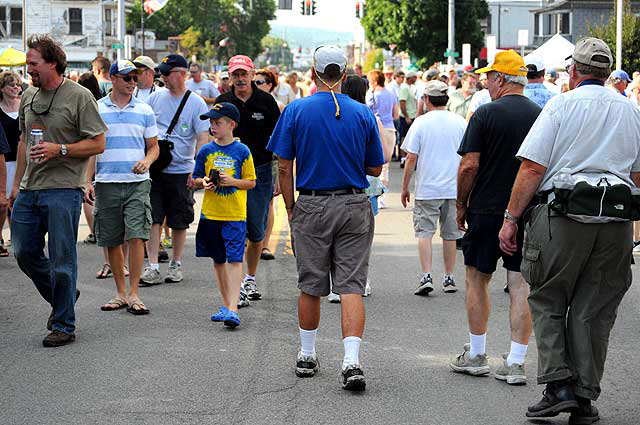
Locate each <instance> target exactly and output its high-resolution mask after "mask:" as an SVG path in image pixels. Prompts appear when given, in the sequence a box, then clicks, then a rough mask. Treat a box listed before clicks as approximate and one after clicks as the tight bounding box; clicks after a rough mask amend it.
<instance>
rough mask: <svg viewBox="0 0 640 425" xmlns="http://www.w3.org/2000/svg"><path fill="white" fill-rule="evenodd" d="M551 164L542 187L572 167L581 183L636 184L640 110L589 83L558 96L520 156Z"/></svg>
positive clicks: (639, 168)
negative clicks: (633, 178)
mask: <svg viewBox="0 0 640 425" xmlns="http://www.w3.org/2000/svg"><path fill="white" fill-rule="evenodd" d="M516 156H517V157H518V158H519V159H528V160H530V161H533V162H536V163H538V164H540V165H543V166H544V167H546V168H547V171H546V173H545V175H544V177H543V178H542V182H541V184H540V189H539V190H540V191H544V190H548V189H551V188H553V179H554V177H555V176H556V174H558V172H559V171H560V170H561V169H563V168H569V169H570V170H571V174H572V175H573V176H574V178H575V179H576V181H587V182H589V183H590V184H594V183H597V182H598V180H600V177H607V180H608V181H609V183H611V184H618V183H624V184H627V185H629V186H631V187H633V186H635V185H634V184H633V181H632V180H631V173H632V172H638V171H640V110H638V108H636V107H635V106H634V105H633V103H631V102H629V100H628V99H626V98H625V97H623V96H620V94H619V93H617V92H614V91H613V90H609V89H608V88H606V87H602V86H598V85H586V86H581V87H578V88H576V89H575V90H571V91H568V92H566V93H562V94H560V95H557V96H554V97H552V98H551V99H550V100H549V102H547V104H546V105H545V107H544V109H543V110H542V112H541V113H540V115H539V116H538V119H537V120H536V122H535V123H534V124H533V126H532V127H531V129H530V130H529V134H528V135H527V137H526V138H525V139H524V141H523V142H522V145H521V146H520V150H519V151H518V153H517V154H516Z"/></svg>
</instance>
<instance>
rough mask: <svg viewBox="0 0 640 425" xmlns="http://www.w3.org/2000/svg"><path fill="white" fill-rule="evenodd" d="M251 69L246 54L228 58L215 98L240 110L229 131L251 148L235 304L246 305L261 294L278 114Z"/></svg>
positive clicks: (277, 109) (276, 107)
mask: <svg viewBox="0 0 640 425" xmlns="http://www.w3.org/2000/svg"><path fill="white" fill-rule="evenodd" d="M254 73H255V69H254V65H253V61H252V60H251V59H250V58H248V57H247V56H243V55H237V56H234V57H232V58H231V59H229V75H230V76H231V84H232V86H231V90H230V91H228V92H226V93H224V94H221V95H220V96H218V98H217V100H216V101H217V102H230V103H233V104H234V105H235V106H236V107H237V108H238V110H239V111H240V124H238V126H237V127H236V128H235V129H234V130H233V135H234V136H235V137H237V138H239V139H240V141H241V142H242V143H244V144H245V145H247V146H248V147H249V150H251V156H252V157H253V163H254V165H255V168H256V176H257V181H256V187H255V188H253V189H251V190H249V191H247V239H249V243H248V245H247V255H246V262H247V274H246V275H245V277H244V280H243V282H242V286H241V292H240V302H239V304H238V307H245V306H248V305H249V300H259V299H261V298H262V294H260V292H259V291H258V287H257V285H256V271H257V269H258V262H259V261H260V253H261V252H262V241H263V239H264V236H265V230H266V227H267V217H268V215H269V204H270V203H271V197H272V196H273V176H272V174H271V160H272V158H273V154H272V153H271V152H269V151H268V150H267V143H269V138H270V137H271V133H272V132H273V129H274V128H275V126H276V123H277V122H278V118H280V108H278V104H277V103H276V100H275V99H274V98H273V96H271V95H270V94H269V93H266V92H264V91H262V90H259V89H258V87H257V86H256V85H255V83H254V82H253V76H254Z"/></svg>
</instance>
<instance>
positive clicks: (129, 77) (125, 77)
mask: <svg viewBox="0 0 640 425" xmlns="http://www.w3.org/2000/svg"><path fill="white" fill-rule="evenodd" d="M114 77H118V78H122V81H124V82H125V83H130V82H131V80H133V82H134V83H137V82H138V76H137V75H114Z"/></svg>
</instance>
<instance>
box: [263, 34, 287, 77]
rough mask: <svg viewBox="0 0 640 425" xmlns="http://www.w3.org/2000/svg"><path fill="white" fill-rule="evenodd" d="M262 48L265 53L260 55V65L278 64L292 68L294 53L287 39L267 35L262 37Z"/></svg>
mask: <svg viewBox="0 0 640 425" xmlns="http://www.w3.org/2000/svg"><path fill="white" fill-rule="evenodd" d="M262 49H263V51H262V52H263V54H262V55H260V57H259V58H258V60H257V62H256V64H257V65H258V66H267V65H278V67H283V69H285V68H286V69H289V68H291V65H292V64H293V53H291V49H290V48H289V46H288V45H287V42H286V40H284V39H282V38H280V37H273V36H271V35H267V36H266V37H264V38H263V39H262Z"/></svg>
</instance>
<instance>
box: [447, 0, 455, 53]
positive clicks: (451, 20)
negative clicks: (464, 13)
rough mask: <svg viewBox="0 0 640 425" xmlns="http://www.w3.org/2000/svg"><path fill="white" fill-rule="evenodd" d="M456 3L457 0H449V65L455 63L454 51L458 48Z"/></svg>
mask: <svg viewBox="0 0 640 425" xmlns="http://www.w3.org/2000/svg"><path fill="white" fill-rule="evenodd" d="M455 32H456V3H455V0H449V37H448V41H449V42H448V47H449V54H450V56H449V57H448V58H447V63H448V64H449V65H454V64H455V58H454V57H453V52H454V51H455V50H456V39H455V37H456V35H455Z"/></svg>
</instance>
